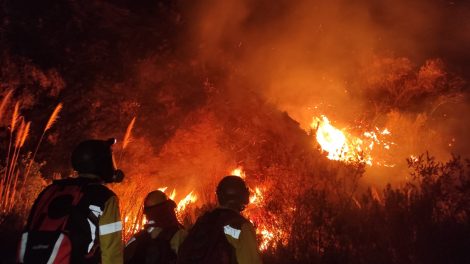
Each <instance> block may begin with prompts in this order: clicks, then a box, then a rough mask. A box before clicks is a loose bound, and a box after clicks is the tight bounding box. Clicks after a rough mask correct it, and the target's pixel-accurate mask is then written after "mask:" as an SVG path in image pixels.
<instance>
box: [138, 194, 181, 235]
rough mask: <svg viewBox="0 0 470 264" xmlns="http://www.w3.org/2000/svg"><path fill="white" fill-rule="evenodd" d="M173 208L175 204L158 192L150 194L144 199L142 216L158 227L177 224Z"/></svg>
mask: <svg viewBox="0 0 470 264" xmlns="http://www.w3.org/2000/svg"><path fill="white" fill-rule="evenodd" d="M175 208H176V204H175V202H174V201H173V200H171V199H170V198H168V196H167V195H166V194H165V193H164V192H162V191H159V190H156V191H152V192H150V193H149V194H147V196H146V197H145V199H144V214H145V216H146V217H147V220H149V221H153V222H154V223H155V224H157V225H158V226H168V225H174V224H177V220H176V213H175Z"/></svg>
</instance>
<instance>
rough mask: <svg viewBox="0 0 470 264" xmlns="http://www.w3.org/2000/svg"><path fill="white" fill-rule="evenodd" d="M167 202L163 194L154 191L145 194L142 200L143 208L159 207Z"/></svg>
mask: <svg viewBox="0 0 470 264" xmlns="http://www.w3.org/2000/svg"><path fill="white" fill-rule="evenodd" d="M168 200H169V199H168V196H167V195H166V194H165V193H164V192H162V191H159V190H156V191H153V192H150V193H149V194H147V196H146V197H145V199H144V207H151V206H155V205H159V204H161V203H163V202H165V201H168Z"/></svg>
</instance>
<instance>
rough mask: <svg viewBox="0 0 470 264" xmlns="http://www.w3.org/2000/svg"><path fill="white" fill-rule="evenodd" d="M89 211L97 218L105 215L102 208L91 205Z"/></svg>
mask: <svg viewBox="0 0 470 264" xmlns="http://www.w3.org/2000/svg"><path fill="white" fill-rule="evenodd" d="M88 209H90V210H91V212H92V213H93V214H94V215H95V216H96V217H100V216H101V215H102V214H103V211H102V210H101V208H100V207H99V206H96V205H90V206H88Z"/></svg>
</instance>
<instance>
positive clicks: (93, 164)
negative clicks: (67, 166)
mask: <svg viewBox="0 0 470 264" xmlns="http://www.w3.org/2000/svg"><path fill="white" fill-rule="evenodd" d="M115 142H116V140H115V139H114V138H110V139H108V140H97V139H90V140H85V141H82V142H80V144H78V146H77V147H76V148H75V149H74V150H73V152H72V167H73V169H74V170H76V171H77V172H78V173H79V174H93V175H96V176H98V177H99V178H100V179H101V180H103V181H104V182H108V183H110V182H121V181H122V179H123V178H124V174H123V172H122V171H121V170H118V169H116V166H115V164H114V158H113V151H112V145H114V143H115Z"/></svg>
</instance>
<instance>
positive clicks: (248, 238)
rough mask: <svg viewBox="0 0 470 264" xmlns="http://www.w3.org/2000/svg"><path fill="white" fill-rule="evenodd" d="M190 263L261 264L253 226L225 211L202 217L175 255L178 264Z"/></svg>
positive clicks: (229, 211)
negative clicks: (176, 255)
mask: <svg viewBox="0 0 470 264" xmlns="http://www.w3.org/2000/svg"><path fill="white" fill-rule="evenodd" d="M194 263H201V264H208V263H224V264H259V263H262V262H261V258H260V256H259V252H258V247H257V242H256V233H255V229H254V227H253V225H252V224H251V223H250V221H248V220H247V219H246V218H244V217H243V216H241V215H240V213H239V212H238V211H235V210H232V209H229V208H217V209H215V210H213V211H211V212H207V213H205V214H204V215H202V216H201V217H199V218H198V220H197V221H196V224H195V225H194V226H193V228H192V229H191V230H190V231H189V234H188V237H187V238H186V240H185V241H184V243H183V244H182V245H181V248H180V252H179V255H178V264H194Z"/></svg>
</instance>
